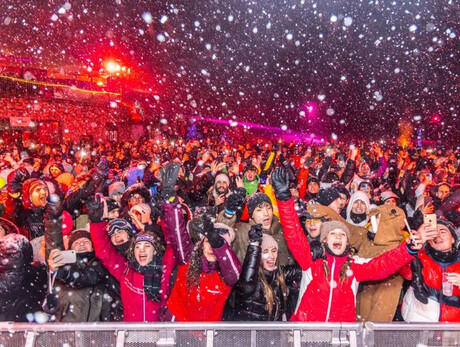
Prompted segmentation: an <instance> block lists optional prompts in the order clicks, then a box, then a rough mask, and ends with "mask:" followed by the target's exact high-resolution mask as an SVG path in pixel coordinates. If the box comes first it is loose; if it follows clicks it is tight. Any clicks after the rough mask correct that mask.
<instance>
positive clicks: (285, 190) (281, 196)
mask: <svg viewBox="0 0 460 347" xmlns="http://www.w3.org/2000/svg"><path fill="white" fill-rule="evenodd" d="M271 182H272V186H273V189H274V190H275V196H276V198H277V199H278V200H281V201H287V200H289V199H290V198H291V197H292V194H291V191H290V190H289V175H288V172H287V170H286V168H285V167H283V166H281V167H278V168H277V169H275V171H273V173H272V175H271Z"/></svg>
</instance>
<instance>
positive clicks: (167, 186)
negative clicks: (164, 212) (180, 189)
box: [161, 163, 180, 202]
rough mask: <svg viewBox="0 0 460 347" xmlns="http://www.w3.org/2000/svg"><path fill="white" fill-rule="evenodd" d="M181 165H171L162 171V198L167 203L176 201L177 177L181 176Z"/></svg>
mask: <svg viewBox="0 0 460 347" xmlns="http://www.w3.org/2000/svg"><path fill="white" fill-rule="evenodd" d="M179 169H180V165H179V164H176V163H174V164H173V163H169V164H167V165H166V166H165V168H164V169H161V183H162V186H163V190H162V191H161V196H162V197H163V200H164V201H166V202H173V201H174V200H175V199H176V190H175V189H174V186H175V185H176V181H177V175H178V174H179Z"/></svg>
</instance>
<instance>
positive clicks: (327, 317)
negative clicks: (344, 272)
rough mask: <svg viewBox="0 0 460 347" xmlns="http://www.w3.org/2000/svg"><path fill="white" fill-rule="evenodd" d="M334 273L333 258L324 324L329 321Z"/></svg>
mask: <svg viewBox="0 0 460 347" xmlns="http://www.w3.org/2000/svg"><path fill="white" fill-rule="evenodd" d="M334 271H335V257H334V260H333V261H332V270H331V280H330V281H329V302H328V304H327V314H326V322H327V321H329V315H330V313H331V306H332V291H333V290H334V288H333V286H332V284H333V281H334Z"/></svg>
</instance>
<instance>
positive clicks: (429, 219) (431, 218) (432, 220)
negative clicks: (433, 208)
mask: <svg viewBox="0 0 460 347" xmlns="http://www.w3.org/2000/svg"><path fill="white" fill-rule="evenodd" d="M423 224H430V226H431V228H433V229H437V228H438V226H437V223H436V214H434V213H430V214H424V215H423Z"/></svg>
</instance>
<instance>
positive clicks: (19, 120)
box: [10, 117, 33, 128]
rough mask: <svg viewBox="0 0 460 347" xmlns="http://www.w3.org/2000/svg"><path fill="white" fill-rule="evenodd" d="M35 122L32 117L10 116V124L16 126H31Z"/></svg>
mask: <svg viewBox="0 0 460 347" xmlns="http://www.w3.org/2000/svg"><path fill="white" fill-rule="evenodd" d="M31 124H33V122H32V118H30V117H10V126H11V127H15V128H23V127H29V126H31Z"/></svg>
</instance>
